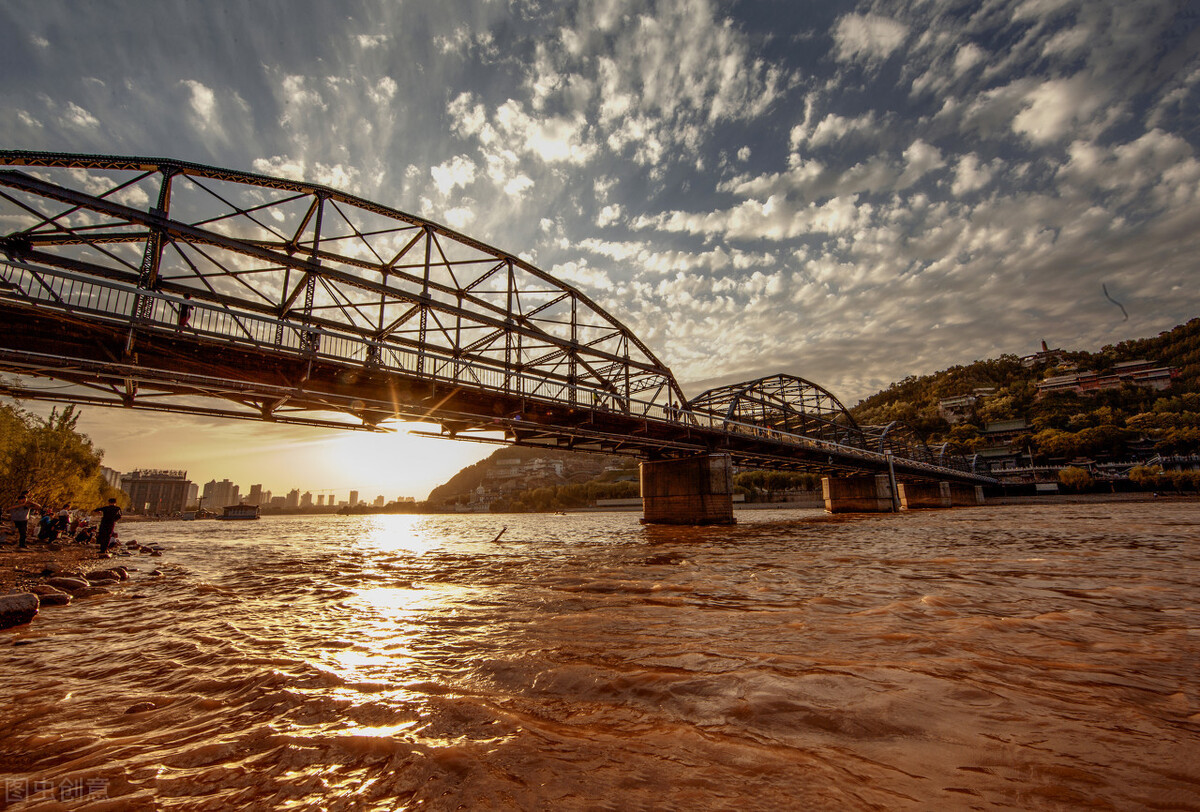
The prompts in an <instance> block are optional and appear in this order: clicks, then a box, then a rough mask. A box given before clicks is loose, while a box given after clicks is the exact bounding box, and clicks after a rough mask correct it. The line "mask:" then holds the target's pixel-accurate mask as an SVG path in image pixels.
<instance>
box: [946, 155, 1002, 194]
mask: <svg viewBox="0 0 1200 812" xmlns="http://www.w3.org/2000/svg"><path fill="white" fill-rule="evenodd" d="M991 180H992V171H991V170H990V169H988V168H987V167H984V166H982V165H981V164H980V162H979V156H977V155H976V154H975V153H973V152H972V153H969V154H967V155H964V156H962V157H961V158H959V159H958V163H957V164H956V165H955V167H954V182H953V183H951V184H950V191H951V192H953V193H954V195H955V197H962V196H963V195H965V194H967V193H968V192H974V191H978V190H979V189H982V188H983V187H984V186H987V185H988V183H990V182H991Z"/></svg>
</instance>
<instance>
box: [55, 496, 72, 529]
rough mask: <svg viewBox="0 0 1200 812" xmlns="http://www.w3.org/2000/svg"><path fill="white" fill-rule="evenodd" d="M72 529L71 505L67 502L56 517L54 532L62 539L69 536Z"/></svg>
mask: <svg viewBox="0 0 1200 812" xmlns="http://www.w3.org/2000/svg"><path fill="white" fill-rule="evenodd" d="M70 527H71V503H70V502H67V503H66V504H65V505H63V506H62V508H61V509H60V510H59V511H58V513H57V514H55V516H54V532H55V534H56V535H57V536H58V537H59V538H61V537H63V536H67V535H69V530H70Z"/></svg>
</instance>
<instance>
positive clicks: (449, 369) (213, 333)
mask: <svg viewBox="0 0 1200 812" xmlns="http://www.w3.org/2000/svg"><path fill="white" fill-rule="evenodd" d="M0 279H2V280H3V282H4V283H5V284H4V288H5V290H3V291H0V295H2V296H6V297H8V298H13V297H15V298H19V299H21V300H23V301H25V302H27V303H30V304H34V305H36V306H43V307H50V308H55V309H60V310H63V311H67V312H73V313H80V314H87V315H89V316H92V317H95V318H97V319H100V320H104V321H108V322H113V323H118V324H137V326H138V327H139V328H141V329H148V330H154V331H163V332H178V331H182V330H186V331H187V332H188V333H189V334H192V335H195V336H199V337H203V338H205V339H207V340H210V341H219V342H226V343H232V344H235V345H244V346H250V347H253V348H255V349H257V350H260V351H263V352H272V353H279V352H283V353H287V354H290V355H296V354H299V355H305V356H308V357H312V358H320V359H323V360H327V361H333V362H335V363H351V364H355V365H360V366H372V367H375V368H379V369H381V370H384V371H392V372H399V373H406V374H409V375H413V374H419V375H420V376H421V377H424V378H429V379H431V380H435V381H439V382H444V383H451V384H458V385H464V386H470V387H475V388H481V389H488V390H492V391H496V392H503V393H505V394H509V395H516V396H523V397H528V398H534V399H537V400H542V401H547V402H550V403H555V404H565V405H571V406H576V407H581V408H591V407H596V408H602V409H606V410H608V411H619V412H622V413H625V414H630V415H633V416H637V417H649V418H655V419H660V420H665V419H666V418H667V414H668V407H666V406H664V405H663V404H660V403H657V402H653V401H646V400H640V399H638V398H634V397H627V396H624V395H620V396H618V395H615V394H614V393H612V392H611V391H606V390H603V389H599V388H596V387H588V386H580V385H578V384H571V383H569V382H566V381H556V380H548V379H545V378H541V377H538V376H535V375H529V374H527V373H522V372H517V371H514V370H508V369H503V368H499V367H486V366H480V365H477V364H471V363H468V362H465V361H463V360H461V359H458V358H454V357H453V356H451V355H448V354H442V353H440V352H438V351H437V350H435V349H431V348H423V349H419V348H415V347H406V346H401V345H397V344H392V343H386V342H379V341H372V340H370V339H367V338H364V337H362V336H358V335H352V334H347V333H339V332H337V331H336V330H334V329H330V328H329V327H328V326H327V325H316V324H305V323H302V322H298V321H294V320H290V319H275V318H271V317H270V316H264V315H262V314H258V313H252V312H249V311H245V310H239V309H236V308H233V307H223V306H220V305H214V304H211V303H208V302H202V301H198V300H194V299H185V298H183V297H182V296H179V295H175V294H169V293H162V292H160V291H155V290H146V289H142V288H138V287H136V286H133V285H130V284H128V283H124V282H119V281H115V280H107V279H105V280H99V279H96V278H95V277H89V276H84V275H81V274H76V273H73V272H71V271H65V270H61V269H57V268H46V267H43V266H33V265H26V264H24V263H19V262H4V261H0ZM184 307H190V308H191V312H190V318H189V320H188V322H187V324H186V326H184V325H182V324H181V321H180V312H181V309H182V308H184ZM139 314H140V315H139Z"/></svg>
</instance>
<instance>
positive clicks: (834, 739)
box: [0, 502, 1200, 810]
mask: <svg viewBox="0 0 1200 812" xmlns="http://www.w3.org/2000/svg"><path fill="white" fill-rule="evenodd" d="M738 515H739V524H738V525H736V526H734V527H731V528H718V529H712V528H708V529H704V528H683V529H680V528H661V527H642V526H641V525H640V524H639V523H638V518H639V517H638V514H634V513H596V514H571V515H566V516H541V515H539V516H464V517H456V516H379V517H366V518H354V519H351V518H342V517H321V518H300V517H281V518H267V519H263V520H262V521H259V522H187V523H185V522H180V523H163V524H153V525H151V524H146V525H130V526H129V527H128V528H126V530H125V531H124V535H126V536H136V537H137V538H138V540H140V541H143V542H150V541H157V542H160V543H162V544H164V545H165V546H167V547H168V548H169V552H168V553H167V556H166V557H164V558H162V559H140V560H135V561H134V562H133V563H134V564H135V565H137V566H140V567H141V568H142V572H141V573H135V574H134V580H133V581H132V582H131V583H129V584H127V585H125V586H124V587H123V588H122V589H121V590H120V591H119V593H118V594H114V595H112V596H107V597H101V598H95V599H91V600H87V601H83V602H81V603H79V604H76V605H75V606H70V607H65V608H48V609H45V610H43V613H42V616H41V617H40V618H39V619H38V620H37V621H36V622H35V623H33V624H31V625H30V626H28V627H24V628H23V629H20V630H15V631H9V632H3V633H0V680H2V683H0V684H2V685H3V686H4V689H3V694H0V779H3V780H4V781H5V794H6V800H5V804H7V805H8V807H9V808H12V809H23V808H34V807H36V806H37V803H38V801H37V798H48V797H52V796H56V797H58V799H59V803H60V804H61V806H44V807H43V808H75V807H83V806H85V805H86V804H89V803H90V804H92V806H89V807H88V808H89V809H98V808H112V809H188V810H193V809H194V810H201V809H212V810H227V809H356V810H357V809H406V808H425V809H439V810H440V809H470V810H473V809H614V810H629V809H686V810H706V809H713V810H716V809H763V810H781V809H806V808H808V809H989V808H992V809H994V808H1009V809H1079V808H1097V809H1145V808H1155V809H1200V801H1198V800H1197V799H1198V798H1200V769H1198V767H1197V764H1198V763H1200V758H1198V755H1197V754H1198V753H1200V706H1198V704H1197V695H1196V691H1197V669H1198V666H1200V654H1198V652H1200V637H1198V635H1197V631H1198V630H1200V616H1198V610H1197V599H1198V598H1200V586H1198V584H1200V506H1198V505H1196V504H1194V503H1182V502H1171V503H1143V504H1094V505H1063V506H1042V505H1038V506H1030V507H1004V506H994V507H983V508H975V509H958V510H953V511H924V512H912V513H909V514H902V515H899V516H875V517H851V518H842V517H837V518H833V517H827V516H825V515H824V514H822V513H819V512H786V513H785V512H778V511H773V512H749V511H747V512H741V513H739V514H738ZM505 526H507V530H506V531H505V532H504V534H503V536H502V537H501V538H500V541H499V542H497V543H493V542H492V539H493V538H494V537H495V536H496V534H497V533H499V532H500V530H501V528H502V527H505ZM151 561H152V562H153V564H151ZM153 565H160V566H161V567H162V569H163V570H164V571H165V572H166V576H165V577H164V578H162V579H157V580H154V579H149V578H148V577H146V575H145V573H146V572H148V571H149V570H150V569H151V568H152V566H153ZM145 702H148V703H152V704H153V706H154V707H153V709H147V710H142V711H140V712H135V713H126V710H127V709H131V708H133V706H135V705H137V704H139V703H145ZM39 791H40V792H41V795H39V796H36V797H34V793H35V792H39ZM22 797H25V800H20V799H21V798H22ZM104 798H107V799H109V800H108V802H107V806H106V805H105V802H104V801H103V799H104Z"/></svg>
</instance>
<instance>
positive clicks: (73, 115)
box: [60, 102, 100, 130]
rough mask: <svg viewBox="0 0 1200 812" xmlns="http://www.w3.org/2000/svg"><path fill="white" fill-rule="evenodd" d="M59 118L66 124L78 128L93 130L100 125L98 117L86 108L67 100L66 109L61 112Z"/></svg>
mask: <svg viewBox="0 0 1200 812" xmlns="http://www.w3.org/2000/svg"><path fill="white" fill-rule="evenodd" d="M60 120H61V121H62V123H63V124H65V125H67V126H70V127H77V128H79V129H87V130H94V129H97V128H99V126H100V119H98V118H96V117H95V116H94V115H92V114H91V113H90V112H88V111H87V110H84V109H83V108H82V107H80V106H79V105H78V104H76V103H75V102H67V109H66V111H65V112H64V113H63V114H62V116H61V119H60Z"/></svg>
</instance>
